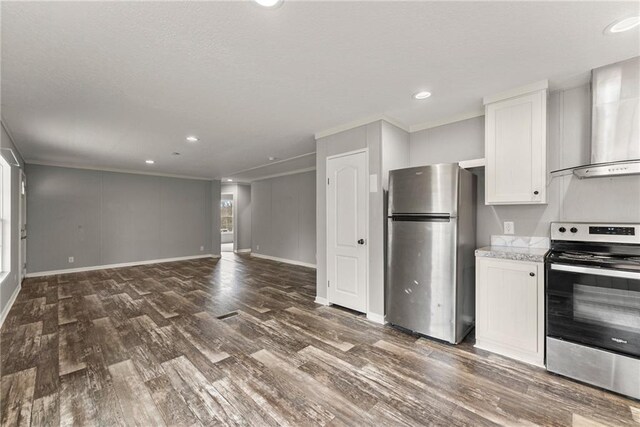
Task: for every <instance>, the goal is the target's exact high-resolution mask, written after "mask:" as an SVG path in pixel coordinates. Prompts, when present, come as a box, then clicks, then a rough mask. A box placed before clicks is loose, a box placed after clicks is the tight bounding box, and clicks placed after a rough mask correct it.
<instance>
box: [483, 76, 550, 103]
mask: <svg viewBox="0 0 640 427" xmlns="http://www.w3.org/2000/svg"><path fill="white" fill-rule="evenodd" d="M546 89H549V80H540V81H539V82H534V83H530V84H528V85H524V86H520V87H516V88H513V89H509V90H506V91H504V92H500V93H497V94H495V95H489V96H485V97H484V98H482V103H483V104H484V105H487V104H493V103H494V102H498V101H504V100H505V99H509V98H515V97H517V96H522V95H526V94H528V93H532V92H538V91H540V90H546Z"/></svg>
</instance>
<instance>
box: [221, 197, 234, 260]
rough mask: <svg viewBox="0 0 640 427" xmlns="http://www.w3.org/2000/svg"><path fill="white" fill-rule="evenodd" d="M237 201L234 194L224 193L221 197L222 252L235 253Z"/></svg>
mask: <svg viewBox="0 0 640 427" xmlns="http://www.w3.org/2000/svg"><path fill="white" fill-rule="evenodd" d="M234 202H235V200H234V198H233V193H222V194H221V195H220V251H221V252H234V251H235V243H236V242H235V239H234V237H233V236H234V230H235V224H234V209H235V203H234Z"/></svg>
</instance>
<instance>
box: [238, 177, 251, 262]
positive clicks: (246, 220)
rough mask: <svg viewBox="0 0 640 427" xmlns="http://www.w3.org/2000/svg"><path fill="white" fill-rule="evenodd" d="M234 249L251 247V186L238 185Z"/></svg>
mask: <svg viewBox="0 0 640 427" xmlns="http://www.w3.org/2000/svg"><path fill="white" fill-rule="evenodd" d="M237 219H238V227H237V229H238V234H237V237H238V240H237V241H236V250H243V249H251V186H250V185H238V216H237Z"/></svg>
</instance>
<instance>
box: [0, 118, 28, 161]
mask: <svg viewBox="0 0 640 427" xmlns="http://www.w3.org/2000/svg"><path fill="white" fill-rule="evenodd" d="M0 125H2V127H3V128H4V131H5V132H6V133H7V135H8V136H9V140H10V141H11V143H12V144H13V148H15V149H16V151H17V152H18V154H19V155H20V158H21V159H22V160H23V161H24V156H23V155H22V152H21V151H20V149H19V148H18V146H17V145H16V140H15V138H14V137H13V134H12V133H11V130H9V125H7V121H6V120H5V119H4V117H0ZM18 163H20V162H18ZM20 167H22V165H20Z"/></svg>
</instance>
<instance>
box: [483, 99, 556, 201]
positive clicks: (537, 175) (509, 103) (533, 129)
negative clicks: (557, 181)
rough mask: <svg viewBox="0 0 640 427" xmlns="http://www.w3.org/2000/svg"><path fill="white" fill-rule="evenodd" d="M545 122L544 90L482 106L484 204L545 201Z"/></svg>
mask: <svg viewBox="0 0 640 427" xmlns="http://www.w3.org/2000/svg"><path fill="white" fill-rule="evenodd" d="M546 122H547V91H546V89H545V90H539V91H536V92H533V93H527V94H524V95H520V96H516V97H512V98H508V99H505V100H501V101H496V102H492V103H489V104H487V105H486V111H485V157H486V180H485V202H486V204H488V205H491V204H539V203H546V199H547V195H546V175H547V168H546V146H547V126H546Z"/></svg>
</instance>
